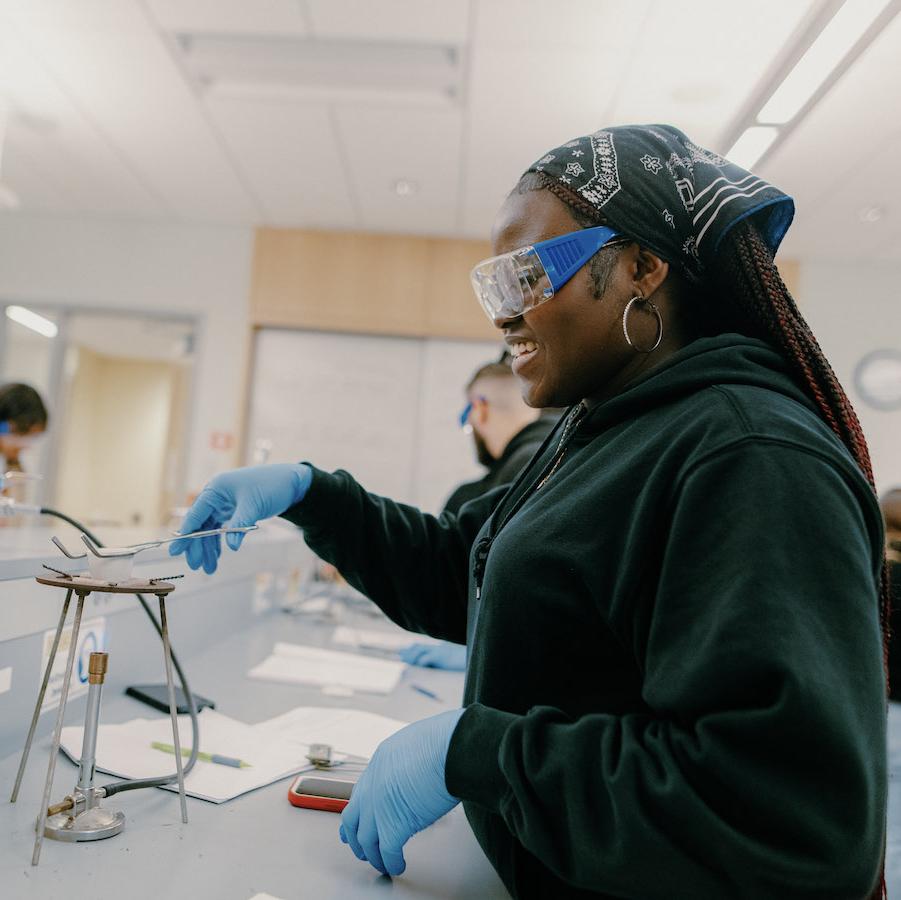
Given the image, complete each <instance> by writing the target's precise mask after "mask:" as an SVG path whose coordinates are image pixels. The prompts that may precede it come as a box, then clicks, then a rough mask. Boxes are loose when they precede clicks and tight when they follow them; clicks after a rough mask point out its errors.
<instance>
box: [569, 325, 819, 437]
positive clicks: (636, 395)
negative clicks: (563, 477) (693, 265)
mask: <svg viewBox="0 0 901 900" xmlns="http://www.w3.org/2000/svg"><path fill="white" fill-rule="evenodd" d="M712 385H724V386H725V385H742V386H746V387H757V388H764V389H766V390H769V391H775V392H776V393H778V394H782V395H783V396H785V397H788V398H790V399H791V400H794V401H795V402H797V403H800V404H802V405H803V406H804V407H806V408H807V409H809V410H811V411H812V412H814V413H817V412H818V411H817V409H816V406H815V405H814V404H813V402H812V400H811V399H810V398H809V397H808V396H807V394H806V393H805V392H804V390H803V388H802V387H801V386H800V385H799V384H798V382H797V381H795V379H794V378H793V377H792V375H791V374H790V372H789V369H788V364H787V363H786V361H785V359H784V358H783V357H782V356H781V355H780V354H779V353H778V352H777V351H776V350H774V349H773V348H772V347H771V346H770V345H769V344H767V343H765V342H764V341H761V340H758V339H756V338H749V337H745V336H744V335H741V334H720V335H717V336H716V337H709V338H700V339H698V340H696V341H692V343H690V344H688V345H687V346H686V347H683V348H682V349H681V350H679V351H678V352H677V353H674V354H673V355H672V356H671V357H669V358H668V359H667V360H665V361H664V362H663V363H661V364H660V365H659V366H657V367H656V368H654V369H652V370H651V371H649V372H647V373H645V374H644V375H643V376H642V377H641V378H640V379H638V380H637V381H635V382H633V383H632V384H631V385H629V386H628V387H627V388H626V389H625V390H624V391H622V392H621V393H620V394H617V395H616V396H615V397H612V398H611V399H609V400H607V401H606V402H604V403H602V404H600V405H598V406H596V407H593V408H592V409H590V410H589V412H588V413H587V415H586V416H585V419H584V420H583V422H582V425H581V427H580V429H579V430H580V432H581V434H582V435H583V436H584V437H583V439H585V438H587V437H589V436H591V435H594V434H597V433H598V432H600V431H604V430H606V429H607V428H609V427H610V426H611V425H613V424H615V423H617V422H620V421H623V420H625V419H630V418H634V417H635V416H638V415H641V414H642V413H645V412H648V411H650V410H652V409H655V408H656V407H660V406H665V405H667V404H670V403H673V402H675V401H677V400H680V399H682V398H683V397H686V396H688V395H690V394H695V393H697V392H698V391H701V390H704V389H705V388H708V387H711V386H712Z"/></svg>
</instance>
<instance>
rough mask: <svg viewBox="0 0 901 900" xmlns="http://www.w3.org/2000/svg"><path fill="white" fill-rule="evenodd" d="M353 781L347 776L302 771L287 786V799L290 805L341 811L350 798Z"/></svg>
mask: <svg viewBox="0 0 901 900" xmlns="http://www.w3.org/2000/svg"><path fill="white" fill-rule="evenodd" d="M353 789H354V783H353V781H351V780H350V779H348V778H338V777H337V776H335V775H322V774H321V773H318V772H317V773H316V774H311V773H303V774H301V775H298V776H297V778H295V779H294V782H293V783H292V785H291V787H290V788H288V800H289V802H290V803H291V805H292V806H305V807H307V808H308V809H323V810H325V811H326V812H341V810H342V809H344V807H345V806H347V802H348V800H350V795H351V792H352V791H353Z"/></svg>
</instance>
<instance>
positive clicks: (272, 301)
mask: <svg viewBox="0 0 901 900" xmlns="http://www.w3.org/2000/svg"><path fill="white" fill-rule="evenodd" d="M489 254H490V248H489V245H488V243H487V242H483V241H465V240H451V239H441V238H420V237H406V236H401V235H377V234H360V233H354V232H326V231H307V230H301V229H278V228H261V229H258V230H257V234H256V242H255V247H254V262H253V279H252V285H251V317H252V322H251V324H252V325H255V326H281V327H292V328H310V329H321V330H330V331H350V332H363V333H370V334H395V335H410V336H427V337H450V338H487V339H489V340H490V339H492V338H494V337H495V336H496V335H494V334H493V333H492V332H493V331H494V329H493V328H492V327H491V325H490V323H489V322H488V320H487V318H485V315H484V313H483V312H482V311H481V309H480V307H479V306H478V304H477V302H476V299H475V297H474V296H473V293H472V289H471V287H470V285H469V270H470V269H471V268H472V266H473V264H474V263H476V262H478V261H479V260H480V259H483V258H484V257H485V256H487V255H489Z"/></svg>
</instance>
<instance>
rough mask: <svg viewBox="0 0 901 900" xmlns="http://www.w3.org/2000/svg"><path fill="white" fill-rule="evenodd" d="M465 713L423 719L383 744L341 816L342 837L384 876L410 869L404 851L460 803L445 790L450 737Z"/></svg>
mask: <svg viewBox="0 0 901 900" xmlns="http://www.w3.org/2000/svg"><path fill="white" fill-rule="evenodd" d="M462 715H463V710H462V709H451V710H448V712H443V713H439V715H437V716H430V717H429V718H428V719H421V720H420V721H419V722H413V724H412V725H407V726H406V727H405V728H401V730H400V731H398V732H396V733H395V734H392V735H391V737H389V738H386V739H385V740H384V741H382V743H381V744H379V746H378V748H377V749H376V751H375V753H374V754H373V756H372V759H371V760H370V762H369V765H368V766H367V767H366V770H365V771H364V772H363V774H362V775H361V776H360V780H359V781H358V782H357V783H356V784H355V785H354V789H353V793H352V794H351V795H350V803H348V804H347V806H346V807H345V808H344V812H343V813H341V828H340V829H339V832H338V833H339V835H340V837H341V840H342V841H343V842H344V843H345V844H349V845H350V849H351V850H353V852H354V856H356V857H357V859H362V860H366V861H368V862H369V863H371V864H372V865H373V866H374V867H375V868H376V869H378V870H379V872H381V873H382V874H383V875H400V874H401V872H403V870H404V869H405V868H406V867H407V864H406V862H405V861H404V853H403V846H404V844H406V843H407V841H408V840H410V838H411V837H413V835H414V834H416V833H417V832H418V831H422V829H423V828H428V826H429V825H431V824H432V822H435V821H436V820H437V819H440V818H441V817H442V816H443V815H444V814H445V813H448V812H450V811H451V810H452V809H453V808H454V807H455V806H456V805H457V804H458V803H459V802H460V801H459V800H458V799H457V798H456V797H451V795H450V794H449V793H448V792H447V788H446V787H445V785H444V765H445V761H446V760H447V748H448V746H449V745H450V740H451V735H452V734H453V733H454V728H456V727H457V722H458V721H459V720H460V716H462Z"/></svg>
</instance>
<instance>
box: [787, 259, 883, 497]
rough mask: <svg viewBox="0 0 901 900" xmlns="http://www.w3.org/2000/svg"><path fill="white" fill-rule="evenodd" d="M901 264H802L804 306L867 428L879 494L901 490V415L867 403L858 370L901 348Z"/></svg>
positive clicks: (814, 329) (799, 297) (808, 319)
mask: <svg viewBox="0 0 901 900" xmlns="http://www.w3.org/2000/svg"><path fill="white" fill-rule="evenodd" d="M899 283H901V265H899V264H897V263H889V262H886V263H872V262H870V263H866V264H864V263H854V264H851V263H845V264H840V263H831V262H826V261H822V260H816V261H814V260H809V261H804V262H802V264H801V271H800V285H799V290H798V297H797V299H798V303H799V306H800V308H801V311H802V312H803V314H804V317H805V318H806V319H807V321H808V322H809V323H810V327H811V328H812V329H813V333H814V334H815V335H816V338H817V340H818V341H819V343H820V346H821V347H822V348H823V352H824V353H825V354H826V357H827V359H828V360H829V362H830V363H831V364H832V368H833V369H834V370H835V373H836V375H838V378H839V381H841V383H842V385H843V386H844V388H845V390H846V391H847V392H848V396H849V397H850V398H851V402H852V403H853V404H854V408H855V410H856V411H857V415H858V416H859V417H860V421H861V424H862V425H863V429H864V434H865V435H866V438H867V443H868V444H869V447H870V455H871V457H872V461H873V470H874V474H875V476H876V487H877V490H878V491H879V493H880V494H881V493H882V492H883V491H885V490H886V489H888V488H890V487H895V486H901V411H896V412H882V411H880V410H877V409H874V408H873V407H871V406H868V405H866V404H865V403H864V402H863V400H862V399H861V397H860V396H859V394H858V393H857V391H856V389H855V387H854V369H855V367H856V366H857V363H858V362H859V361H860V359H861V358H862V357H863V356H865V355H866V354H867V353H870V352H871V351H873V350H878V349H882V348H892V349H895V350H901V297H899V293H901V292H899V288H898V285H899Z"/></svg>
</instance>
